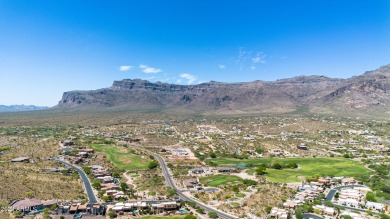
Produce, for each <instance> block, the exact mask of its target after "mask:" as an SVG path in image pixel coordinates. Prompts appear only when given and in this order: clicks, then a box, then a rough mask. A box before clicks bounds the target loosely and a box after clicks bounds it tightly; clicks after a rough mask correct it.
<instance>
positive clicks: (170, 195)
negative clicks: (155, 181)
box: [167, 187, 176, 198]
mask: <svg viewBox="0 0 390 219" xmlns="http://www.w3.org/2000/svg"><path fill="white" fill-rule="evenodd" d="M174 195H176V190H175V189H174V188H172V187H168V195H167V197H168V198H171V197H173V196H174Z"/></svg>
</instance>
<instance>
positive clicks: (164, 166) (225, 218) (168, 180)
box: [137, 148, 238, 219]
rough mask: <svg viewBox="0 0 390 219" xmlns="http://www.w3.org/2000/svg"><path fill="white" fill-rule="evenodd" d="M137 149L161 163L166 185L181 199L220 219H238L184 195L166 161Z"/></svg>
mask: <svg viewBox="0 0 390 219" xmlns="http://www.w3.org/2000/svg"><path fill="white" fill-rule="evenodd" d="M137 149H139V150H143V151H145V152H147V153H149V154H150V155H153V156H154V157H155V158H156V159H157V161H158V162H159V163H160V167H161V170H162V173H163V175H164V178H165V182H166V184H167V185H168V186H170V187H172V188H173V189H174V190H176V193H177V194H178V195H179V197H180V198H181V199H183V200H184V201H188V202H195V203H196V205H197V206H199V207H201V208H203V209H204V210H206V211H208V212H210V211H213V212H215V213H217V215H218V217H219V218H222V219H237V218H238V217H236V216H233V215H230V214H228V213H225V212H223V211H220V210H218V209H216V208H213V207H211V206H208V205H205V204H203V203H202V202H200V201H198V200H196V199H194V198H192V197H191V196H189V195H187V194H185V193H183V192H182V191H180V189H179V188H178V187H177V186H176V184H175V182H174V181H173V178H172V176H171V175H170V174H169V171H168V167H167V164H166V163H165V160H164V159H163V158H162V157H161V156H160V155H158V154H156V153H153V152H150V151H147V150H144V149H140V148H137Z"/></svg>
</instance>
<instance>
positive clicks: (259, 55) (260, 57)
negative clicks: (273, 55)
mask: <svg viewBox="0 0 390 219" xmlns="http://www.w3.org/2000/svg"><path fill="white" fill-rule="evenodd" d="M265 57H266V56H265V55H264V54H263V53H261V52H257V53H256V56H255V57H253V58H252V62H253V63H254V64H258V63H261V64H264V63H265Z"/></svg>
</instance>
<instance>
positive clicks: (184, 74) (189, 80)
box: [179, 73, 196, 84]
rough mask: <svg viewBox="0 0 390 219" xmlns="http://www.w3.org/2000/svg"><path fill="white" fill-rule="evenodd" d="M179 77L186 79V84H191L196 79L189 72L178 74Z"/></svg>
mask: <svg viewBox="0 0 390 219" xmlns="http://www.w3.org/2000/svg"><path fill="white" fill-rule="evenodd" d="M180 77H181V78H183V79H185V80H187V84H192V83H194V82H195V81H196V77H195V76H194V75H191V74H188V73H183V74H180ZM179 80H180V79H179Z"/></svg>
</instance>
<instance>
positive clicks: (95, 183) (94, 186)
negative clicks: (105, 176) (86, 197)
mask: <svg viewBox="0 0 390 219" xmlns="http://www.w3.org/2000/svg"><path fill="white" fill-rule="evenodd" d="M92 187H93V188H95V189H100V188H101V187H102V185H101V184H100V182H99V181H95V182H93V183H92Z"/></svg>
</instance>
